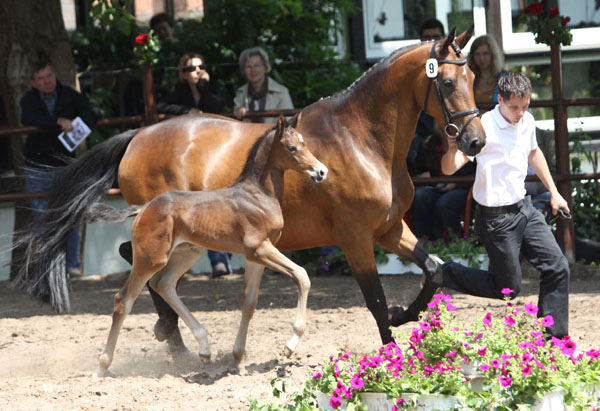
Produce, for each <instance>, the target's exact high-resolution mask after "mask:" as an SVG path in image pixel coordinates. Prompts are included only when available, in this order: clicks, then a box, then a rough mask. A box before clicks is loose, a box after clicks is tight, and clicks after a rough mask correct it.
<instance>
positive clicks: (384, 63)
mask: <svg viewBox="0 0 600 411" xmlns="http://www.w3.org/2000/svg"><path fill="white" fill-rule="evenodd" d="M422 44H423V43H416V44H411V45H409V46H404V47H401V48H399V49H396V50H394V51H393V52H391V53H390V55H389V56H387V57H385V58H383V59H381V60H379V61H378V62H377V63H375V64H374V65H373V66H372V67H371V68H369V69H368V70H367V71H365V72H364V73H363V74H362V75H361V76H360V77H359V78H357V79H356V80H354V82H353V83H352V84H350V85H349V86H348V87H347V88H346V89H345V90H342V91H340V92H339V93H337V94H334V95H333V96H330V97H327V98H344V97H347V96H348V95H349V94H352V93H353V92H354V91H355V90H356V89H358V88H359V87H361V86H362V85H364V84H365V83H367V82H368V81H369V80H370V79H371V78H375V79H377V78H378V77H380V76H382V75H383V73H384V72H385V71H386V70H387V69H388V68H389V67H390V66H391V65H392V64H394V63H395V62H396V59H397V58H399V57H400V56H402V55H404V53H406V52H407V51H409V50H412V49H414V48H415V47H418V46H421V45H422Z"/></svg>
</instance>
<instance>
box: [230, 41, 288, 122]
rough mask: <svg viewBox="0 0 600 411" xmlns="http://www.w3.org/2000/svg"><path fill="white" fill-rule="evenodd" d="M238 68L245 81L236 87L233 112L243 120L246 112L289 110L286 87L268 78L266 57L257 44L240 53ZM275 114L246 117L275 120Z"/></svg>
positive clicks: (268, 65)
mask: <svg viewBox="0 0 600 411" xmlns="http://www.w3.org/2000/svg"><path fill="white" fill-rule="evenodd" d="M239 62H240V70H241V71H242V73H244V75H245V76H246V78H247V79H248V82H247V83H246V84H244V85H243V86H241V87H239V88H238V89H237V90H236V92H235V98H234V99H233V103H234V110H233V114H234V115H235V116H236V117H237V118H238V119H240V120H241V119H243V118H244V117H245V115H246V113H247V112H248V111H264V110H290V109H293V108H294V104H293V103H292V99H291V98H290V93H289V91H288V89H287V88H286V87H285V86H283V85H281V84H279V83H278V82H276V81H275V80H273V79H272V78H271V77H269V75H268V73H269V72H270V71H271V65H270V64H269V56H268V55H267V53H266V52H265V51H264V50H263V49H262V48H260V47H253V48H249V49H246V50H244V51H243V52H242V54H240V59H239ZM276 120H277V117H267V118H253V119H247V120H246V121H251V122H254V123H275V122H276Z"/></svg>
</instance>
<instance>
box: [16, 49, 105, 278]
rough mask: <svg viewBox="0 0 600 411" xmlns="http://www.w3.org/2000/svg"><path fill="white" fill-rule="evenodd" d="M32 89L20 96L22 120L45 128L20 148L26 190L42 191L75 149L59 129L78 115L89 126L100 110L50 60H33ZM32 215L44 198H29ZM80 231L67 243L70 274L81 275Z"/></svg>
mask: <svg viewBox="0 0 600 411" xmlns="http://www.w3.org/2000/svg"><path fill="white" fill-rule="evenodd" d="M29 84H30V85H31V90H29V91H28V92H27V93H25V95H24V96H23V97H22V98H21V102H20V104H21V123H22V124H23V125H24V126H38V127H43V128H47V129H48V130H47V131H45V132H42V133H34V134H30V135H28V136H27V140H26V141H25V146H24V149H23V157H24V160H25V165H24V167H23V174H24V176H25V189H26V191H27V192H29V193H31V192H43V191H46V190H48V189H49V188H50V185H51V183H52V175H53V172H52V170H53V168H54V167H60V166H64V165H65V164H66V161H67V159H68V157H74V152H73V151H71V150H69V149H67V147H66V146H65V145H64V144H63V143H62V142H61V141H60V140H59V138H58V136H59V135H60V134H61V132H69V131H71V130H72V129H73V120H74V119H76V118H77V117H79V118H80V119H81V120H82V121H83V122H84V123H85V124H86V125H87V126H88V127H90V128H91V127H93V126H94V125H95V124H96V120H97V118H99V117H100V115H99V114H100V112H99V110H98V109H97V108H96V107H95V106H93V105H92V104H91V103H90V102H89V101H88V100H87V99H86V98H85V97H84V96H83V95H81V94H80V93H79V92H77V91H75V90H74V89H72V88H71V87H68V86H64V85H62V84H60V82H58V81H57V80H56V75H55V74H54V70H53V69H52V67H51V66H50V64H49V62H48V61H47V60H45V59H42V60H40V61H38V62H35V63H34V64H33V66H32V69H31V75H30V78H29ZM30 205H31V208H32V209H33V217H34V218H39V216H40V214H41V213H42V211H43V209H44V207H45V206H46V200H45V199H35V200H31V202H30ZM80 242H81V233H80V231H79V229H78V228H76V229H74V230H73V233H72V234H71V236H70V238H69V242H68V246H67V269H68V271H69V273H70V274H71V275H81V268H80V267H81V263H80V261H79V248H80Z"/></svg>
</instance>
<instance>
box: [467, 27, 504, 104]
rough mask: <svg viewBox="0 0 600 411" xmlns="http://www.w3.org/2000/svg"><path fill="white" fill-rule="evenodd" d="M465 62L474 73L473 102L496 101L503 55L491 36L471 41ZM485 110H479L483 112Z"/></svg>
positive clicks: (501, 72)
mask: <svg viewBox="0 0 600 411" xmlns="http://www.w3.org/2000/svg"><path fill="white" fill-rule="evenodd" d="M467 64H469V67H470V68H471V70H472V71H473V73H474V74H475V80H474V81H473V93H474V95H475V103H477V104H479V103H489V102H496V103H497V102H498V80H499V78H500V76H502V74H503V73H504V71H503V65H504V55H503V54H502V52H501V51H500V47H498V43H496V40H494V38H493V37H491V36H489V35H487V34H486V35H483V36H479V37H477V38H476V39H475V40H474V41H473V45H472V46H471V51H470V52H469V55H468V56H467ZM484 112H485V110H483V111H481V114H483V113H484Z"/></svg>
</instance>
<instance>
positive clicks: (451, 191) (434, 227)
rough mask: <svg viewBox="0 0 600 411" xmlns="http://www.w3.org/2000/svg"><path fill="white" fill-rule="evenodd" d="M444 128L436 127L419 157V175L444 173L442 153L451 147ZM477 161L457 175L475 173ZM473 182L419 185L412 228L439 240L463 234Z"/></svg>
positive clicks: (413, 205)
mask: <svg viewBox="0 0 600 411" xmlns="http://www.w3.org/2000/svg"><path fill="white" fill-rule="evenodd" d="M442 133H443V132H442V131H441V130H439V127H435V132H434V134H432V135H430V136H428V137H426V138H425V140H424V141H423V142H422V143H421V145H420V147H419V151H418V153H417V157H416V159H415V162H414V165H415V171H417V172H418V174H417V175H418V176H419V177H431V176H441V175H443V173H442V172H441V169H440V162H441V159H442V156H443V155H444V153H445V152H446V151H447V149H448V146H447V144H446V142H445V138H442V137H441V136H442ZM474 174H475V164H474V163H471V164H468V165H466V166H465V167H463V168H462V169H461V170H459V171H458V172H457V175H474ZM470 186H471V184H470V183H461V184H457V183H440V184H437V185H435V186H427V185H423V186H416V187H415V197H414V199H413V202H412V205H411V208H410V212H411V217H412V227H411V228H412V231H413V233H414V234H415V236H416V237H417V238H427V239H429V240H437V239H439V238H444V237H445V236H447V235H448V233H449V232H452V233H454V234H455V235H460V234H463V235H468V234H469V233H463V230H462V227H461V213H462V211H463V210H464V208H465V204H466V202H467V197H468V195H469V189H470Z"/></svg>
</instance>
